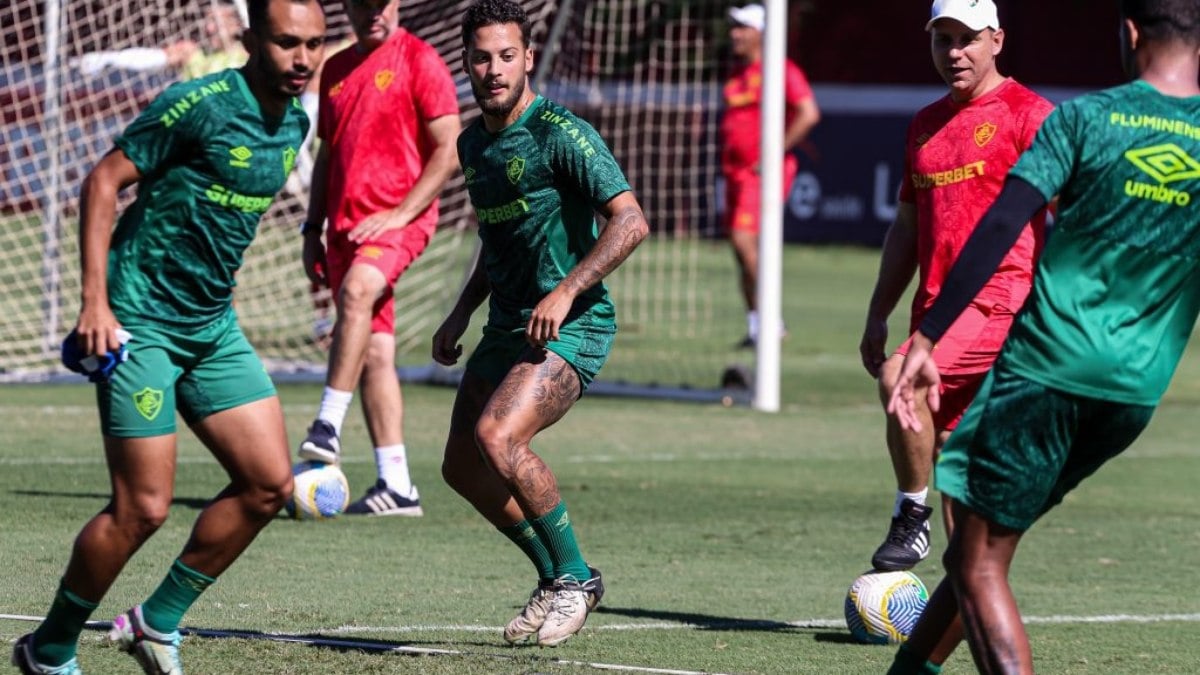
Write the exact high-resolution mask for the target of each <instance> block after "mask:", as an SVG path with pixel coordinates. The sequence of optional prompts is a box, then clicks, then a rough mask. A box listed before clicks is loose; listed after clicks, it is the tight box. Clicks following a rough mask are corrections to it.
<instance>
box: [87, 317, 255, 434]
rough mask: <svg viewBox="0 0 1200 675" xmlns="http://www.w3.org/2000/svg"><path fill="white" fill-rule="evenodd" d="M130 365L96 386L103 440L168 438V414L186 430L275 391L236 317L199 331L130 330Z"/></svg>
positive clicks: (141, 326)
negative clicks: (178, 418) (178, 419)
mask: <svg viewBox="0 0 1200 675" xmlns="http://www.w3.org/2000/svg"><path fill="white" fill-rule="evenodd" d="M124 328H125V330H127V331H129V332H130V333H131V334H132V335H133V340H132V341H130V343H129V360H128V361H126V362H125V363H122V364H121V365H120V366H118V367H117V369H116V370H114V371H113V376H112V378H111V379H110V380H109V381H108V382H103V383H100V384H98V385H96V401H97V403H98V404H99V408H100V428H101V430H102V431H103V432H104V434H105V435H106V436H114V437H117V438H142V437H146V436H161V435H164V434H172V433H175V411H176V410H178V411H179V414H180V415H182V416H183V419H184V421H185V422H187V423H188V424H189V425H191V424H194V423H196V422H199V421H200V420H202V419H204V418H205V417H208V416H209V415H211V414H213V413H216V412H221V411H222V410H228V409H230V408H236V407H237V406H239V405H244V404H246V403H250V402H252V401H257V400H260V399H264V398H269V397H271V396H274V395H275V385H274V384H273V383H272V382H271V378H270V376H269V375H267V371H266V369H265V368H264V367H263V364H262V361H260V360H259V358H258V355H257V354H255V353H254V348H253V347H251V346H250V342H249V341H248V340H246V336H245V335H243V334H242V329H241V328H240V327H239V326H238V324H237V320H236V317H235V315H234V314H233V313H232V312H231V313H230V314H229V317H228V319H222V320H220V321H216V322H214V323H213V324H210V325H208V326H203V327H201V328H199V329H188V330H187V332H186V333H185V332H181V331H177V330H174V329H171V328H168V327H165V326H162V325H149V324H137V323H130V324H125V325H124Z"/></svg>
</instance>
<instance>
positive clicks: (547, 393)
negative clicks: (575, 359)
mask: <svg viewBox="0 0 1200 675" xmlns="http://www.w3.org/2000/svg"><path fill="white" fill-rule="evenodd" d="M526 354H527V356H526V357H525V358H522V359H521V360H520V361H519V362H518V363H517V364H516V365H515V366H513V368H512V369H511V370H510V371H509V373H508V376H507V377H505V378H504V381H503V382H501V383H500V386H499V387H498V388H497V389H496V391H495V393H493V394H492V397H491V398H490V399H489V400H488V403H487V405H486V406H485V407H484V410H483V414H482V415H481V416H480V418H479V422H478V423H477V424H476V426H475V439H476V442H477V443H478V444H479V448H480V450H481V451H482V452H483V455H484V458H485V459H486V460H487V462H488V464H490V465H491V467H492V468H493V469H494V470H495V472H496V473H497V474H498V475H499V477H500V480H501V481H503V482H504V484H505V485H506V486H507V487H508V490H509V492H510V493H511V494H512V496H513V497H514V498H515V499H516V501H517V503H518V504H520V506H521V509H522V510H523V511H524V513H525V514H526V515H527V516H529V517H534V516H537V515H540V514H543V513H546V512H547V511H549V510H550V509H551V508H553V507H554V506H555V505H556V504H558V503H559V501H560V498H559V493H558V482H557V480H555V478H554V473H553V472H551V471H550V468H549V467H547V466H546V464H545V462H543V461H542V459H541V458H540V457H538V456H537V455H536V454H535V453H534V452H533V450H532V449H530V447H529V443H530V442H531V441H532V440H533V437H534V435H535V434H537V433H538V432H539V431H541V430H542V429H545V428H547V427H549V426H551V425H552V424H554V423H555V422H557V421H558V420H560V419H562V417H563V415H565V414H566V413H567V411H568V410H570V409H571V406H572V405H573V404H574V403H575V401H576V400H577V399H578V398H579V394H580V384H579V376H578V375H577V374H576V373H575V370H574V369H573V368H572V367H571V365H570V364H568V363H567V362H566V361H565V360H563V358H562V357H561V356H559V355H557V354H555V353H553V352H550V351H537V352H535V351H533V350H530V351H527V352H526Z"/></svg>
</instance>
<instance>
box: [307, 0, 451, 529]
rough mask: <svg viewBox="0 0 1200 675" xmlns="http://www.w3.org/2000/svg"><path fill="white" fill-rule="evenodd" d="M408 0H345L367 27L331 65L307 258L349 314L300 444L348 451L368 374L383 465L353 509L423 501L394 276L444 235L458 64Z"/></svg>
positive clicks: (405, 506) (411, 507)
mask: <svg viewBox="0 0 1200 675" xmlns="http://www.w3.org/2000/svg"><path fill="white" fill-rule="evenodd" d="M399 4H400V3H399V0H352V1H351V2H349V3H348V4H347V5H346V12H347V16H348V17H349V19H350V24H351V26H352V27H353V29H354V34H355V35H356V36H357V38H358V41H357V42H356V43H355V45H353V46H351V47H348V48H346V49H344V50H342V51H340V52H338V53H337V54H334V55H333V56H331V57H330V58H329V62H328V63H326V64H325V68H324V70H323V72H322V74H321V105H320V115H319V117H318V119H319V122H318V125H317V127H318V128H317V134H318V137H319V138H320V139H321V141H322V143H321V147H320V149H319V150H318V151H317V159H316V164H315V168H314V169H313V182H312V187H313V191H312V195H311V198H310V199H309V204H308V220H307V221H306V222H305V224H304V225H303V226H302V227H301V231H302V232H303V237H304V249H303V250H304V253H303V257H304V269H305V272H306V273H307V274H308V277H309V280H310V281H312V282H314V283H320V284H325V283H328V285H329V286H330V287H331V288H332V290H333V294H334V300H335V302H336V307H337V321H336V323H335V324H334V327H333V342H332V345H331V347H330V352H329V370H328V372H327V373H326V376H325V391H324V393H323V394H322V395H321V404H320V408H319V410H318V411H317V417H316V419H315V420H314V421H313V423H312V426H311V427H309V430H308V437H307V438H305V439H304V441H303V442H302V443H301V444H300V450H299V455H300V457H302V458H304V459H313V460H319V461H323V462H336V461H338V460H339V457H340V455H341V440H340V437H341V432H342V423H343V421H344V420H345V418H346V411H347V410H348V409H349V407H350V402H351V400H352V399H353V397H354V389H355V387H358V388H360V391H361V392H362V408H363V415H364V416H365V417H366V421H367V431H368V433H369V434H370V436H371V441H372V443H373V445H374V448H375V464H376V468H377V471H378V478H377V480H376V482H375V484H374V485H373V486H371V487H370V489H368V490H367V492H366V494H365V495H363V497H362V498H360V499H359V500H358V501H355V502H354V503H352V504H351V505H350V506H349V508H347V510H346V513H349V514H359V515H376V516H390V515H401V516H420V515H421V514H422V509H421V499H420V495H419V494H418V492H417V488H416V486H415V485H413V482H412V478H411V476H410V475H409V471H408V456H407V448H406V447H405V445H404V435H403V414H404V403H403V398H402V397H401V392H400V380H399V378H398V377H397V375H396V336H395V326H396V305H395V298H394V287H395V285H396V281H397V280H398V279H399V278H400V275H401V274H402V273H403V272H404V270H405V269H407V268H408V266H409V265H411V264H412V263H413V261H415V260H416V259H417V257H418V256H419V255H421V252H422V251H424V250H425V247H426V246H427V245H428V244H429V240H430V239H431V238H432V237H433V234H434V230H435V229H436V227H437V220H438V204H437V198H438V193H439V192H441V189H442V186H443V184H445V182H446V179H448V178H449V177H450V174H451V173H453V172H454V170H455V168H456V166H457V164H456V160H457V156H456V154H455V147H454V142H455V139H456V138H457V137H458V132H459V131H460V129H461V127H460V125H459V121H458V95H457V93H456V91H455V88H454V80H453V78H452V77H451V76H450V69H449V68H448V67H447V66H446V63H445V62H444V61H443V60H442V58H441V57H440V56H439V55H438V53H437V51H435V50H434V49H433V47H431V46H429V45H428V44H427V43H425V42H424V41H422V40H421V39H420V38H418V37H417V36H415V35H413V34H411V33H409V32H408V31H406V30H404V29H403V28H401V27H400V24H399ZM326 219H328V222H329V227H328V229H327V231H326V233H325V239H326V241H325V243H324V244H322V241H321V232H322V224H323V223H324V222H325V221H326Z"/></svg>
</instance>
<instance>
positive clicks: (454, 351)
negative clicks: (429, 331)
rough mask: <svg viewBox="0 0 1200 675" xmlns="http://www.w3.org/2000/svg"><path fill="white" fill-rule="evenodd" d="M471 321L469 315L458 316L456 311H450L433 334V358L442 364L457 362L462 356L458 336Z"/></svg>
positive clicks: (465, 329) (450, 364)
mask: <svg viewBox="0 0 1200 675" xmlns="http://www.w3.org/2000/svg"><path fill="white" fill-rule="evenodd" d="M470 323H471V317H469V316H468V317H462V316H459V313H458V312H451V314H450V316H448V317H446V320H445V321H443V322H442V325H441V326H440V327H438V329H437V332H435V333H434V334H433V360H434V361H437V362H438V363H440V364H442V365H443V366H452V365H454V364H455V363H458V359H459V358H461V357H462V353H463V348H462V344H460V343H459V341H458V340H459V338H461V337H462V336H463V333H465V332H467V326H468V325H469V324H470Z"/></svg>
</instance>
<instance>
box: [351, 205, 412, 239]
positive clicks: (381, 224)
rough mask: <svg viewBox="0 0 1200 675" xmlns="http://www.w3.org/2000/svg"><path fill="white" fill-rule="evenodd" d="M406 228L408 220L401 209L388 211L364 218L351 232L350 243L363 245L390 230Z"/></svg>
mask: <svg viewBox="0 0 1200 675" xmlns="http://www.w3.org/2000/svg"><path fill="white" fill-rule="evenodd" d="M405 227H408V218H406V217H404V216H403V215H402V214H401V213H400V211H399V209H388V210H387V211H379V212H377V213H372V214H371V215H369V216H367V217H366V218H363V219H362V220H361V221H359V223H358V225H356V226H355V227H354V229H353V230H350V234H349V235H348V236H349V237H350V241H352V242H354V243H356V244H361V243H362V242H364V241H368V240H371V239H374V238H375V237H377V236H379V235H380V234H382V233H384V232H387V231H389V230H402V229H404V228H405Z"/></svg>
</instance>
